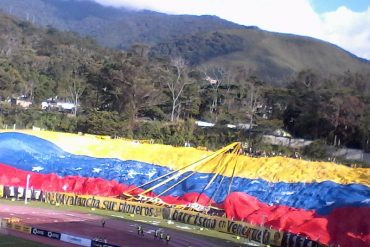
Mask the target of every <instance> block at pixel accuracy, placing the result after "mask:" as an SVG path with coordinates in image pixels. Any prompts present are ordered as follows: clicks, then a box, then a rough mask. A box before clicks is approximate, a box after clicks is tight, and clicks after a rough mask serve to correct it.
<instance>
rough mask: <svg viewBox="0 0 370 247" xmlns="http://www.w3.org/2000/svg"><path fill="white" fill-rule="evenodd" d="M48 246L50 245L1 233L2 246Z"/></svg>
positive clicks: (0, 243) (0, 242) (0, 245)
mask: <svg viewBox="0 0 370 247" xmlns="http://www.w3.org/2000/svg"><path fill="white" fill-rule="evenodd" d="M8 246H9V247H15V246H16V247H48V246H49V245H45V244H40V243H36V242H33V241H30V240H25V239H21V238H16V237H13V236H8V235H2V234H0V247H8Z"/></svg>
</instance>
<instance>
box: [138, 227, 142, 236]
mask: <svg viewBox="0 0 370 247" xmlns="http://www.w3.org/2000/svg"><path fill="white" fill-rule="evenodd" d="M142 229H143V228H142V226H140V225H139V226H137V235H140V234H141V230H142Z"/></svg>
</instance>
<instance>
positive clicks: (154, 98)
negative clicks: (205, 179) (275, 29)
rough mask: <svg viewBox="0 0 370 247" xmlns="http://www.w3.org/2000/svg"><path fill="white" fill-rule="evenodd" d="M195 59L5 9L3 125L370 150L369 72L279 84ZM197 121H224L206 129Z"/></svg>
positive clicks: (305, 74) (1, 33) (1, 26)
mask: <svg viewBox="0 0 370 247" xmlns="http://www.w3.org/2000/svg"><path fill="white" fill-rule="evenodd" d="M229 35H231V37H230V39H233V37H232V35H234V34H232V33H230V34H229ZM232 49H234V48H232ZM235 49H238V46H237V44H235ZM184 57H186V56H184ZM190 64H191V63H190V62H189V61H188V60H186V59H183V58H182V57H179V56H173V57H171V58H170V59H162V58H156V57H151V56H149V48H148V47H147V46H145V45H135V46H132V47H130V48H129V49H128V51H127V52H122V51H119V50H111V49H107V48H102V47H100V46H99V45H97V44H96V43H95V42H94V41H93V40H91V39H88V38H79V37H77V36H76V35H75V34H72V33H69V32H60V31H57V30H56V29H53V28H50V27H49V28H46V29H40V28H37V27H35V26H33V25H32V24H30V23H29V22H25V21H21V20H17V19H14V18H12V17H9V16H7V15H0V97H1V100H2V102H1V104H0V111H1V115H0V126H13V125H14V124H16V125H17V126H18V127H26V128H30V127H32V126H38V127H41V128H46V129H49V130H58V131H82V132H85V133H93V134H107V135H111V136H124V137H133V138H141V139H154V140H156V141H157V142H164V143H169V144H174V145H183V144H184V143H185V142H192V143H194V144H195V145H202V146H209V147H218V146H221V145H225V144H227V143H229V142H232V141H243V142H246V141H248V142H249V143H250V144H251V143H252V144H251V145H255V144H256V143H258V137H259V136H260V134H262V133H268V132H269V131H271V130H273V129H275V128H284V129H286V130H288V131H290V132H291V133H292V134H293V135H294V136H296V137H304V138H308V139H322V140H323V142H326V143H329V144H335V145H339V146H342V145H345V146H348V147H355V148H363V149H365V150H368V149H369V137H370V136H369V135H370V96H369V95H370V93H369V91H370V88H369V85H370V75H369V74H360V73H353V72H349V71H343V72H342V74H341V75H340V76H336V77H323V76H321V75H319V74H317V73H315V72H314V71H313V70H309V69H307V70H302V71H300V72H299V73H298V74H297V75H296V76H294V77H291V78H288V79H286V80H284V84H285V85H287V87H276V86H272V85H271V84H270V83H266V81H265V80H262V79H261V78H260V77H258V76H255V75H253V74H251V73H250V71H249V70H248V69H246V68H245V67H243V66H236V67H228V66H222V65H220V64H218V65H211V64H209V65H208V66H204V67H192V66H190ZM21 96H22V97H21ZM11 98H18V99H20V98H22V99H27V100H30V101H32V103H33V107H31V109H24V108H21V107H19V106H14V105H13V106H11V105H10V103H9V100H10V99H11ZM51 98H53V99H54V100H57V101H69V102H72V103H74V104H75V105H77V107H75V109H73V111H72V112H58V110H52V109H50V110H44V111H42V110H41V109H40V108H41V107H40V103H41V102H42V101H46V100H47V99H51ZM194 119H198V120H205V121H210V122H213V123H216V126H215V127H214V128H211V129H201V128H196V126H195V124H194ZM226 124H234V125H238V124H242V125H241V126H242V128H234V129H229V128H225V127H224V126H225V125H226ZM250 126H252V127H251V128H249V127H250ZM248 128H249V129H248Z"/></svg>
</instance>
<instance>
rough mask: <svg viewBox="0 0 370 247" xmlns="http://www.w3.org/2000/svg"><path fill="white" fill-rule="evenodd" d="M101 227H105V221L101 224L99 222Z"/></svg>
mask: <svg viewBox="0 0 370 247" xmlns="http://www.w3.org/2000/svg"><path fill="white" fill-rule="evenodd" d="M101 227H103V228H104V227H105V220H103V221H102V222H101Z"/></svg>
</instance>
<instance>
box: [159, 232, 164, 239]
mask: <svg viewBox="0 0 370 247" xmlns="http://www.w3.org/2000/svg"><path fill="white" fill-rule="evenodd" d="M163 239H164V233H163V232H161V233H160V234H159V240H161V241H162V240H163Z"/></svg>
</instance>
